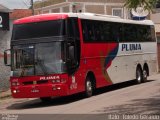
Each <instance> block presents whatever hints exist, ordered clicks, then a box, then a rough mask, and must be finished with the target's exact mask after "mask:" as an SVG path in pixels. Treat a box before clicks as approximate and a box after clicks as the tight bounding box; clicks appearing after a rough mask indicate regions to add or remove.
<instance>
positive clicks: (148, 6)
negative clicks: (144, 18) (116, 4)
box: [124, 0, 160, 11]
mask: <svg viewBox="0 0 160 120" xmlns="http://www.w3.org/2000/svg"><path fill="white" fill-rule="evenodd" d="M159 1H160V0H126V2H125V5H124V6H125V7H127V8H128V9H136V8H137V7H144V9H145V10H149V11H152V9H153V8H154V7H155V5H156V3H157V2H159Z"/></svg>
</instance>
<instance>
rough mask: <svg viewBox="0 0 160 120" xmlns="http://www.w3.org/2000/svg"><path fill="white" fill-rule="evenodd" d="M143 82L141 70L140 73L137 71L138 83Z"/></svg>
mask: <svg viewBox="0 0 160 120" xmlns="http://www.w3.org/2000/svg"><path fill="white" fill-rule="evenodd" d="M141 80H142V77H141V72H140V70H138V71H137V81H138V82H141Z"/></svg>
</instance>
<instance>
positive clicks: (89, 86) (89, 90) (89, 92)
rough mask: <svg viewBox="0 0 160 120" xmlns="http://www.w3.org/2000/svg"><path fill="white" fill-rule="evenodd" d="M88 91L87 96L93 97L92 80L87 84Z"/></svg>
mask: <svg viewBox="0 0 160 120" xmlns="http://www.w3.org/2000/svg"><path fill="white" fill-rule="evenodd" d="M86 89H87V91H86V92H87V94H88V95H89V96H90V95H92V83H91V81H90V80H87V83H86Z"/></svg>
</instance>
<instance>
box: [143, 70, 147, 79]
mask: <svg viewBox="0 0 160 120" xmlns="http://www.w3.org/2000/svg"><path fill="white" fill-rule="evenodd" d="M143 79H144V80H146V79H147V71H146V70H143Z"/></svg>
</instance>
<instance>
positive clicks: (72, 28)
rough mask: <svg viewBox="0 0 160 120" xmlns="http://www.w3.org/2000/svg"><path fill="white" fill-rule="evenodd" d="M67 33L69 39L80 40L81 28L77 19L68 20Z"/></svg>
mask: <svg viewBox="0 0 160 120" xmlns="http://www.w3.org/2000/svg"><path fill="white" fill-rule="evenodd" d="M67 31H68V32H67V33H68V37H76V38H79V27H78V19H77V18H68V19H67Z"/></svg>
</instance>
